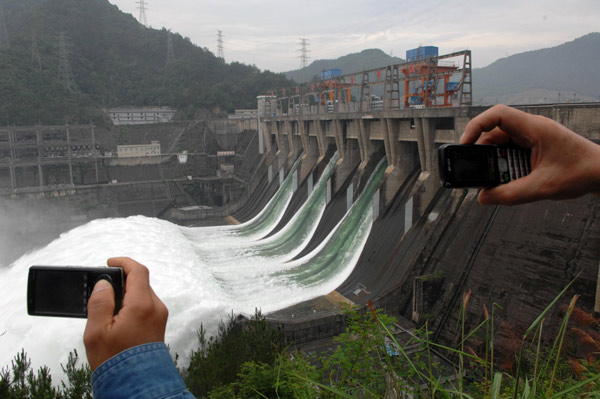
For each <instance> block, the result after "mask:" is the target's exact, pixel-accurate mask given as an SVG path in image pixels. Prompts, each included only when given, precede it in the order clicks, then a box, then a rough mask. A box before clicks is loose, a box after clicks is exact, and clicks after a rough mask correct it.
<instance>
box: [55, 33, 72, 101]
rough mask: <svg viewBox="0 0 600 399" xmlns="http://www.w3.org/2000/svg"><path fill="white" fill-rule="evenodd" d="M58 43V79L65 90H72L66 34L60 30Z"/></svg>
mask: <svg viewBox="0 0 600 399" xmlns="http://www.w3.org/2000/svg"><path fill="white" fill-rule="evenodd" d="M58 45H59V61H58V81H59V82H60V83H61V84H62V85H63V87H64V88H65V89H67V91H70V92H74V91H75V90H76V88H75V81H74V79H73V72H72V71H71V64H70V63H69V51H68V49H67V35H66V34H65V32H60V36H59V37H58Z"/></svg>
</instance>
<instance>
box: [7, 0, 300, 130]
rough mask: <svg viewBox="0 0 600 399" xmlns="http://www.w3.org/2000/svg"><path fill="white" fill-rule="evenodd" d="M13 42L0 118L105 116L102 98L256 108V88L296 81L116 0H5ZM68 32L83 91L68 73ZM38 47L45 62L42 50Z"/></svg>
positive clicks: (183, 109)
mask: <svg viewBox="0 0 600 399" xmlns="http://www.w3.org/2000/svg"><path fill="white" fill-rule="evenodd" d="M1 5H2V6H3V9H4V15H5V20H6V26H7V32H8V39H9V44H10V47H9V48H8V49H3V50H0V90H1V91H0V93H1V96H0V125H7V124H17V125H24V124H34V123H42V124H53V123H61V124H62V123H65V122H69V123H87V122H90V121H95V122H96V123H101V122H102V120H103V118H104V116H103V114H102V112H101V110H100V108H103V107H115V106H123V105H135V106H149V105H161V106H170V107H174V108H176V109H178V110H179V111H180V115H181V116H183V117H191V116H193V115H194V114H195V113H198V112H201V111H202V110H214V109H220V110H221V111H222V112H226V111H233V110H234V109H236V108H255V107H256V95H257V94H260V93H261V92H265V91H266V90H267V89H270V88H273V87H280V86H288V85H290V83H289V82H288V81H287V80H286V78H285V77H284V76H283V75H282V74H275V73H272V72H268V71H260V70H258V68H256V67H255V66H249V65H244V64H240V63H236V62H234V63H231V64H226V63H225V62H224V61H223V60H222V59H219V58H217V57H215V56H214V54H213V53H211V52H210V51H208V50H207V49H206V48H201V47H199V46H197V45H195V44H193V43H191V41H190V40H189V39H187V38H183V37H181V36H180V35H179V34H176V33H173V34H171V39H172V44H173V50H174V55H175V60H174V61H173V62H171V63H169V64H168V65H167V37H168V35H169V34H170V33H169V32H168V31H167V30H166V29H164V28H163V29H162V30H157V29H150V28H145V27H144V26H142V25H141V24H139V23H138V22H137V20H136V19H135V18H133V16H132V15H131V14H125V13H123V12H121V11H120V10H119V9H118V8H117V7H116V6H114V5H112V4H110V3H109V2H108V1H107V0H3V1H2V3H1ZM61 32H64V33H65V37H66V43H67V49H68V53H69V58H68V59H69V63H70V66H71V70H72V76H73V82H74V85H75V91H71V90H67V89H66V88H65V87H64V85H63V84H61V81H60V80H59V54H60V51H59V36H60V33H61ZM34 46H36V47H37V49H38V53H39V56H40V58H39V59H40V61H41V69H40V68H39V63H38V61H37V57H35V56H34V55H35V52H33V48H34Z"/></svg>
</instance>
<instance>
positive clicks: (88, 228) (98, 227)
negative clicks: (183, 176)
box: [0, 184, 372, 378]
mask: <svg viewBox="0 0 600 399" xmlns="http://www.w3.org/2000/svg"><path fill="white" fill-rule="evenodd" d="M285 189H286V187H285V184H284V185H282V188H281V190H285ZM281 190H280V191H281ZM321 194H322V193H320V194H319V192H318V190H315V195H313V196H311V199H310V200H309V201H308V202H307V204H308V203H311V204H312V206H314V209H317V213H318V217H320V215H321V214H322V209H323V206H324V204H323V200H322V199H321V198H320V197H319V195H321ZM370 195H372V194H370ZM280 201H284V202H285V204H286V206H287V203H288V202H289V196H287V195H285V196H281V199H280ZM363 202H364V203H365V204H366V205H363V206H362V208H360V207H358V208H357V209H355V208H353V209H354V215H353V216H352V213H349V215H350V216H348V215H347V217H346V219H347V221H346V222H342V223H340V224H339V225H338V227H337V228H336V229H335V231H334V232H332V234H330V236H329V237H328V239H327V240H326V241H325V242H323V243H322V244H321V245H320V246H319V248H317V249H315V250H314V251H312V252H311V253H310V254H309V255H307V256H305V257H303V258H302V259H299V260H296V261H292V262H289V260H290V257H286V256H285V254H284V253H281V251H279V252H278V251H277V250H276V249H274V247H273V243H274V242H275V241H277V240H279V239H280V241H281V245H282V248H285V251H291V252H290V253H291V254H294V253H297V252H298V248H303V246H304V245H305V244H306V243H307V242H308V240H309V239H310V236H311V235H312V233H313V232H314V229H315V227H316V223H318V217H317V218H316V220H313V221H311V222H310V223H300V222H302V221H301V220H300V221H299V220H298V218H294V219H292V221H291V222H290V223H292V224H294V226H287V228H286V229H285V231H293V230H294V229H298V230H301V229H304V230H306V231H307V232H308V234H304V233H303V234H295V235H294V234H284V235H282V234H279V235H274V236H273V237H272V238H269V239H266V240H264V242H261V240H256V237H255V236H253V234H250V237H247V238H246V239H244V238H243V236H242V235H238V234H233V235H232V234H231V232H232V231H233V230H237V229H230V228H224V229H219V228H189V227H181V226H177V225H175V224H172V223H170V222H167V221H164V220H159V219H155V218H147V217H143V216H134V217H129V218H120V219H100V220H95V221H92V222H90V223H88V224H86V225H83V226H80V227H78V228H75V229H73V230H71V231H68V232H66V233H63V234H62V235H61V236H60V237H59V238H58V239H56V240H54V241H53V242H51V243H50V244H49V245H47V246H46V247H44V248H41V249H39V250H36V251H34V252H31V253H29V254H26V255H24V256H22V257H21V258H19V259H18V260H17V261H15V262H14V263H13V264H12V265H10V267H5V268H2V269H0V284H2V286H3V287H5V292H4V293H3V295H2V296H0V308H1V309H2V316H0V367H5V366H9V365H10V362H11V360H12V359H13V357H14V355H15V354H16V353H17V352H19V351H20V350H21V348H24V349H25V351H26V352H27V353H28V355H29V357H30V358H31V360H32V366H33V368H34V369H37V368H38V367H39V366H41V365H44V364H45V365H47V366H49V367H50V368H51V370H52V374H53V375H54V376H55V378H60V377H62V372H61V368H60V363H63V364H65V363H66V360H67V356H68V353H69V351H71V350H73V349H77V351H78V352H79V354H80V355H81V357H82V360H83V361H84V360H85V350H84V347H83V341H82V335H83V330H84V327H85V320H80V319H67V318H49V317H33V316H28V315H27V309H26V298H25V297H26V291H27V281H26V280H27V273H28V269H29V267H30V266H32V265H79V266H102V265H105V264H106V259H108V258H109V257H113V256H129V257H131V258H133V259H135V260H137V261H139V262H140V263H143V264H144V265H146V266H147V267H148V268H149V269H150V282H151V284H152V287H153V288H154V291H155V292H156V293H157V295H158V296H159V297H160V298H161V299H162V300H163V302H164V303H165V304H166V305H167V307H168V308H169V322H168V325H167V334H166V341H167V343H168V344H169V346H170V348H171V352H172V354H174V353H178V354H179V355H180V364H185V362H186V361H187V358H188V355H189V353H190V351H191V350H192V349H194V348H196V346H197V330H198V329H199V328H200V325H201V323H203V324H204V326H205V327H206V328H207V330H208V331H209V333H211V332H215V331H216V327H217V325H218V323H219V321H220V320H222V319H223V320H225V319H227V317H228V315H229V314H231V312H232V311H233V312H234V313H244V314H247V315H252V314H253V313H254V310H255V308H259V309H261V310H262V311H263V313H268V312H271V311H275V310H278V309H281V308H284V307H287V306H290V305H293V304H295V303H298V302H301V301H304V300H307V299H310V298H314V297H316V296H319V295H324V294H328V293H329V292H331V291H332V290H334V289H335V288H336V287H337V286H339V285H340V284H341V283H342V282H343V281H344V280H345V279H346V278H347V276H348V275H349V274H350V273H351V271H352V269H353V267H354V265H355V264H356V262H357V261H358V258H359V256H360V253H361V251H362V248H363V246H364V244H365V242H366V239H367V237H368V234H369V232H370V228H371V224H372V216H371V215H372V213H371V210H370V208H369V207H368V205H369V204H370V202H369V201H363ZM357 203H358V201H357ZM307 204H305V206H308V205H307ZM275 205H276V204H274V203H271V204H270V205H269V206H273V207H276V206H275ZM276 208H277V207H276ZM311 209H312V208H311ZM284 211H285V207H279V208H278V210H277V211H276V212H273V217H269V218H265V221H263V222H261V226H259V227H258V231H263V230H264V228H265V226H266V225H268V226H270V227H268V228H269V229H271V228H273V227H274V226H275V225H276V223H277V222H278V221H279V220H280V219H281V214H282V213H283V212H284ZM298 213H300V211H299V212H298ZM247 226H248V225H247V224H246V227H247ZM243 227H244V226H243V225H242V229H239V231H243V230H244V229H243ZM282 236H284V237H283V238H281V237H282ZM208 237H210V240H209V239H207V238H208ZM286 237H287V238H286ZM299 237H301V239H299ZM289 240H295V241H294V245H292V246H290V243H289ZM210 242H213V243H214V246H213V250H214V252H211V246H210V245H208V243H210ZM261 247H262V250H259V248H261ZM264 248H267V249H268V250H265V249H264ZM228 253H235V254H236V256H235V257H233V258H232V257H228V256H223V254H228ZM209 259H210V260H212V261H208V260H209ZM217 259H218V261H215V260H217Z"/></svg>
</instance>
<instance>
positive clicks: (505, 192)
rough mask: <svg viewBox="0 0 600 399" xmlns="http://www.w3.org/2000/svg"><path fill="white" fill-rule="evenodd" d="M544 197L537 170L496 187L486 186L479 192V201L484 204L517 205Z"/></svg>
mask: <svg viewBox="0 0 600 399" xmlns="http://www.w3.org/2000/svg"><path fill="white" fill-rule="evenodd" d="M542 198H543V192H542V190H541V188H540V187H539V179H537V178H536V173H535V171H534V172H532V173H531V174H529V175H527V176H525V177H523V178H521V179H517V180H515V181H512V182H510V183H508V184H502V185H500V186H497V187H494V188H484V189H483V190H481V192H480V193H479V197H478V200H479V203H480V204H483V205H490V204H498V205H517V204H523V203H526V202H532V201H536V200H539V199H542Z"/></svg>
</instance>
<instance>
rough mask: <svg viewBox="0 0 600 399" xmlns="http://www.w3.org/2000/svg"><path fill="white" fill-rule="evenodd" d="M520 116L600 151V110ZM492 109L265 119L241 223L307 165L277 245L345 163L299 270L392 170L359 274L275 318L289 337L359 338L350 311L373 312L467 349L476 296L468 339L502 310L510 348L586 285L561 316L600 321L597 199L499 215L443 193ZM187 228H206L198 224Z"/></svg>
mask: <svg viewBox="0 0 600 399" xmlns="http://www.w3.org/2000/svg"><path fill="white" fill-rule="evenodd" d="M520 108H521V109H523V110H525V111H527V112H530V113H533V114H538V115H544V116H547V117H550V118H553V119H555V120H557V121H558V122H560V123H562V124H564V125H565V126H567V127H569V128H571V129H572V130H574V131H576V132H578V133H579V134H581V135H583V136H584V137H587V138H589V139H591V140H593V141H596V142H598V141H599V140H600V104H597V103H596V104H555V105H535V106H522V107H520ZM259 109H260V104H259ZM485 109H486V107H456V108H443V109H406V110H396V111H390V112H383V111H379V112H373V111H367V112H363V113H356V112H351V113H335V112H334V113H331V112H326V113H315V114H313V115H309V114H304V115H289V114H282V115H272V114H271V115H269V116H267V115H263V116H261V120H260V123H259V137H260V138H262V140H260V141H259V152H262V154H263V161H262V163H261V166H260V167H259V168H257V170H256V172H255V174H254V176H253V179H252V181H251V182H250V184H251V185H252V184H254V186H255V188H256V189H255V190H254V191H253V192H252V194H251V195H249V197H248V198H247V199H246V200H245V205H244V206H242V207H240V208H239V209H237V210H235V211H234V212H233V217H234V218H236V219H237V220H239V221H242V222H243V221H246V220H249V219H250V218H251V217H253V216H254V215H256V214H257V213H258V212H259V211H260V209H262V208H263V207H264V206H265V205H266V203H267V202H268V200H269V198H270V197H271V196H272V195H273V194H274V193H275V191H276V190H277V187H278V185H279V179H278V178H277V173H278V172H279V173H280V174H287V173H288V172H289V171H290V169H291V166H292V164H293V163H294V161H295V160H296V159H298V158H299V157H300V158H301V160H300V163H299V165H298V168H297V171H296V174H297V176H296V179H297V189H296V191H295V193H294V195H293V196H292V198H291V201H290V203H289V205H288V208H287V210H286V212H285V214H284V215H283V218H282V220H281V221H280V222H279V224H278V225H277V227H276V228H275V230H274V231H273V232H272V233H271V234H273V233H274V232H276V231H278V230H279V229H281V228H283V226H285V224H286V223H287V222H288V221H289V220H290V219H291V218H292V216H293V215H294V214H295V213H296V212H297V210H298V209H299V208H300V207H301V206H302V204H303V203H304V202H305V200H306V198H307V196H308V194H309V192H310V191H311V190H312V186H313V184H314V183H313V182H316V181H317V179H318V178H319V177H320V176H321V174H322V173H323V171H324V169H325V165H327V163H328V161H329V159H330V158H331V157H332V156H333V154H334V153H336V152H337V154H338V156H339V158H340V159H339V160H338V161H337V168H336V170H335V172H334V173H333V174H332V176H331V177H330V179H329V182H328V185H329V191H330V196H329V198H328V199H329V201H328V204H327V206H326V208H325V212H324V214H323V216H322V218H321V220H320V222H319V225H318V227H317V229H316V231H315V233H314V234H313V237H312V239H311V241H310V242H309V244H308V245H307V247H306V248H304V250H303V251H302V252H301V253H300V254H298V255H297V256H296V258H300V257H302V256H303V255H305V254H307V253H309V252H310V251H311V250H313V249H314V248H316V247H317V246H318V245H319V244H320V243H321V242H322V241H323V240H324V238H325V237H326V236H327V235H328V234H329V233H330V232H331V230H332V229H333V228H334V227H335V226H336V224H337V223H338V222H339V221H340V220H341V219H342V217H343V216H344V214H345V213H346V211H347V209H348V208H349V206H350V204H351V203H352V201H353V200H355V199H356V198H358V196H359V195H360V193H361V191H362V190H363V188H364V187H365V185H366V182H367V180H368V178H369V177H370V176H371V174H372V172H373V170H374V169H375V167H376V165H377V164H378V163H379V161H380V160H381V159H385V160H386V161H387V163H388V167H387V169H386V173H385V175H384V177H383V179H382V181H381V182H380V183H379V186H378V187H377V188H378V190H377V195H375V196H374V198H373V209H374V211H375V219H374V220H375V221H374V223H373V226H372V230H371V233H370V235H369V238H368V240H367V242H366V245H365V247H364V249H363V251H362V254H361V256H360V258H359V260H358V262H357V264H356V267H355V268H354V270H353V271H352V273H351V274H350V275H349V276H348V277H347V279H346V280H345V281H344V283H343V284H341V285H340V286H339V287H338V288H337V289H336V290H335V291H334V292H332V293H331V294H329V295H326V296H323V297H318V298H315V299H313V300H310V301H306V302H303V303H300V304H298V305H295V306H292V307H290V308H287V309H283V310H281V311H278V312H274V313H271V314H269V315H268V318H269V320H271V321H272V322H273V323H276V324H280V323H281V324H283V325H284V331H285V332H286V334H287V335H288V338H290V339H291V340H293V341H295V342H296V344H299V345H310V343H311V342H315V341H317V342H318V341H320V340H323V339H328V338H330V337H332V336H334V335H336V334H338V333H339V332H341V331H343V329H344V328H345V326H344V321H343V316H342V314H341V311H342V308H343V307H344V304H355V305H357V306H364V305H365V304H366V303H367V301H372V302H373V303H374V305H375V306H376V307H378V308H382V309H383V310H384V311H386V312H387V313H389V314H392V315H394V316H395V317H397V318H399V320H400V324H401V325H402V326H404V327H405V328H408V329H410V328H414V327H415V326H418V325H421V324H423V323H424V322H425V321H428V323H429V328H430V330H431V331H434V332H435V335H436V338H438V339H440V340H441V341H443V342H446V343H453V342H456V341H455V340H456V337H457V331H456V325H457V323H456V321H457V319H458V314H459V307H460V303H461V298H462V296H463V294H465V293H466V292H469V291H470V292H471V296H470V298H471V304H470V305H469V308H468V309H467V325H466V328H467V329H469V328H474V327H475V326H476V325H477V324H479V323H480V322H481V320H482V318H483V317H484V316H483V313H484V311H483V309H484V306H486V307H487V309H492V307H493V306H494V304H497V305H499V306H501V310H500V308H498V309H497V310H496V315H497V318H498V322H499V323H500V324H499V325H502V326H503V328H501V329H499V332H498V334H497V337H496V339H497V342H498V343H499V346H500V347H502V346H503V345H504V344H505V343H507V342H509V341H510V339H511V337H513V335H514V334H515V332H516V333H518V332H519V331H521V332H522V331H524V330H525V329H526V328H527V327H528V326H529V324H530V323H531V322H532V321H533V320H534V319H535V318H536V317H537V316H538V315H539V314H540V313H541V312H542V311H543V309H544V308H545V307H546V306H547V305H548V304H549V303H550V302H551V301H552V300H553V299H554V297H555V296H556V295H557V294H558V293H559V292H560V291H561V290H562V289H563V288H564V287H565V286H566V285H567V284H568V283H569V282H570V281H571V280H572V279H573V278H574V277H575V276H576V275H578V274H579V277H578V279H577V281H576V282H575V283H574V285H573V286H572V288H571V289H570V290H569V292H567V294H566V295H565V297H564V298H563V301H562V302H561V304H562V303H564V302H565V301H568V299H569V298H570V297H571V296H572V295H573V294H579V295H581V297H580V299H579V302H578V305H579V306H580V307H581V308H582V309H583V310H585V311H586V312H592V311H593V310H594V298H595V295H596V285H597V277H598V259H599V258H600V246H599V245H598V244H600V242H599V239H600V225H599V224H598V220H600V219H599V218H598V217H597V216H598V215H597V213H598V212H599V209H598V203H597V200H596V199H595V198H593V197H591V196H586V197H583V198H580V199H577V200H570V201H543V202H539V203H534V204H529V205H522V206H516V207H496V206H481V205H479V204H478V203H477V201H476V194H477V192H476V190H446V189H442V188H440V185H439V178H438V171H437V167H436V165H437V160H436V158H435V157H436V149H437V146H439V145H440V144H441V143H445V142H456V141H458V138H459V136H460V134H461V133H462V130H463V129H464V126H465V125H466V123H467V122H468V121H469V120H470V119H471V118H472V117H473V116H475V115H477V114H479V113H480V112H482V111H483V110H485ZM302 136H304V137H302ZM253 182H255V183H253ZM173 216H174V215H173ZM188 216H189V217H188ZM205 216H206V215H204V217H205ZM215 216H216V217H221V216H222V215H215ZM173 219H174V220H179V221H180V222H181V221H182V220H184V219H196V221H198V218H194V217H192V216H191V215H185V214H179V215H177V217H174V218H173ZM189 222H192V221H191V220H190V221H189ZM559 308H560V306H557V307H556V308H555V309H553V311H552V312H551V313H550V314H549V315H548V317H547V319H548V320H549V324H548V326H549V328H548V329H547V332H548V333H549V334H551V333H552V331H553V329H554V328H555V326H556V325H557V323H559V320H560V318H561V316H560V309H559ZM553 326H554V327H553ZM475 346H476V345H475ZM475 350H477V348H475Z"/></svg>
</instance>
